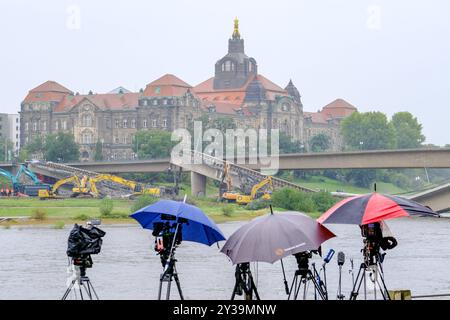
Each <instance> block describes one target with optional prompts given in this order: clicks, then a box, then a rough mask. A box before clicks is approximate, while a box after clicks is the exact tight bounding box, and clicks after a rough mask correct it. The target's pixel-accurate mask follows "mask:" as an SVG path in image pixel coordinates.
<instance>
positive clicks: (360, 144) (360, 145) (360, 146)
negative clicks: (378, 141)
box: [359, 141, 364, 150]
mask: <svg viewBox="0 0 450 320" xmlns="http://www.w3.org/2000/svg"><path fill="white" fill-rule="evenodd" d="M363 145H364V141H360V142H359V149H360V150H362V149H363Z"/></svg>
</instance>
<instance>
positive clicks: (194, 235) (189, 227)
mask: <svg viewBox="0 0 450 320" xmlns="http://www.w3.org/2000/svg"><path fill="white" fill-rule="evenodd" d="M163 214H164V215H171V216H174V217H175V218H184V219H187V220H188V222H187V223H183V224H182V233H181V235H182V239H183V240H186V241H193V242H198V243H203V244H206V245H209V246H210V245H212V244H213V243H216V242H218V241H221V240H225V237H224V236H223V234H222V232H221V231H220V229H219V227H218V226H217V225H216V224H215V223H214V222H213V221H212V220H211V219H209V218H208V217H207V216H206V215H205V214H204V213H203V211H202V210H200V209H199V208H197V207H195V206H193V205H190V204H187V203H184V202H179V201H173V200H160V201H158V202H156V203H154V204H152V205H149V206H147V207H145V208H142V209H140V210H138V211H136V212H135V213H133V214H131V215H130V217H132V218H134V219H136V220H137V221H138V222H139V223H140V224H141V226H142V227H143V228H145V229H150V230H152V229H153V224H154V223H155V222H165V221H167V220H163V219H161V215H163Z"/></svg>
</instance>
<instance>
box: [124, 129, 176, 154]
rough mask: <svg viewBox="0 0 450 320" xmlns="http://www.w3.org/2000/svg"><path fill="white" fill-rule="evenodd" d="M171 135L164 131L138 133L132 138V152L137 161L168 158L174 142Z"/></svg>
mask: <svg viewBox="0 0 450 320" xmlns="http://www.w3.org/2000/svg"><path fill="white" fill-rule="evenodd" d="M171 136H172V134H171V133H170V132H168V131H164V130H143V131H138V132H137V133H136V134H135V135H134V137H133V151H134V152H135V153H136V154H137V155H138V157H139V159H160V158H167V157H170V152H171V151H172V148H173V147H174V146H175V144H176V142H174V141H171Z"/></svg>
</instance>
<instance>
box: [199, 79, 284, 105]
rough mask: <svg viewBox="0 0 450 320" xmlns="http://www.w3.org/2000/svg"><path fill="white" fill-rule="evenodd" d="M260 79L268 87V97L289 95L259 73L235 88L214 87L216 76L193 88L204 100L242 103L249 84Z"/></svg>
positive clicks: (271, 98) (270, 98)
mask: <svg viewBox="0 0 450 320" xmlns="http://www.w3.org/2000/svg"><path fill="white" fill-rule="evenodd" d="M255 77H256V80H258V81H259V82H260V83H261V85H262V86H263V87H264V88H265V89H266V98H267V99H269V100H274V99H275V96H277V95H288V93H287V91H286V90H284V89H283V88H281V87H279V86H278V85H276V84H275V83H273V82H272V81H270V80H269V79H267V78H266V77H264V76H262V75H260V74H258V75H256V76H253V77H249V79H248V80H247V82H246V83H245V84H244V85H243V86H242V87H241V88H237V89H236V88H233V89H219V90H215V89H214V77H212V78H209V79H208V80H206V81H203V82H202V83H200V84H198V85H197V86H195V87H194V88H193V90H194V92H195V93H196V94H197V95H198V96H199V97H200V98H201V99H202V100H203V101H226V102H229V103H232V104H234V105H241V104H242V103H243V101H244V98H245V92H246V90H247V87H248V85H249V84H250V83H251V82H252V81H253V80H254V79H255Z"/></svg>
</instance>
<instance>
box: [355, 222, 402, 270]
mask: <svg viewBox="0 0 450 320" xmlns="http://www.w3.org/2000/svg"><path fill="white" fill-rule="evenodd" d="M361 236H362V237H363V238H364V240H363V241H364V248H363V249H362V250H361V251H362V252H363V255H364V262H365V264H366V265H367V266H371V265H376V264H377V263H378V262H380V263H383V260H384V256H385V255H386V253H380V249H382V250H383V251H386V250H390V249H393V248H395V247H396V246H397V240H396V239H395V238H394V237H392V236H386V237H385V236H383V230H382V224H381V223H380V222H375V223H369V224H365V225H362V226H361Z"/></svg>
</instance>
